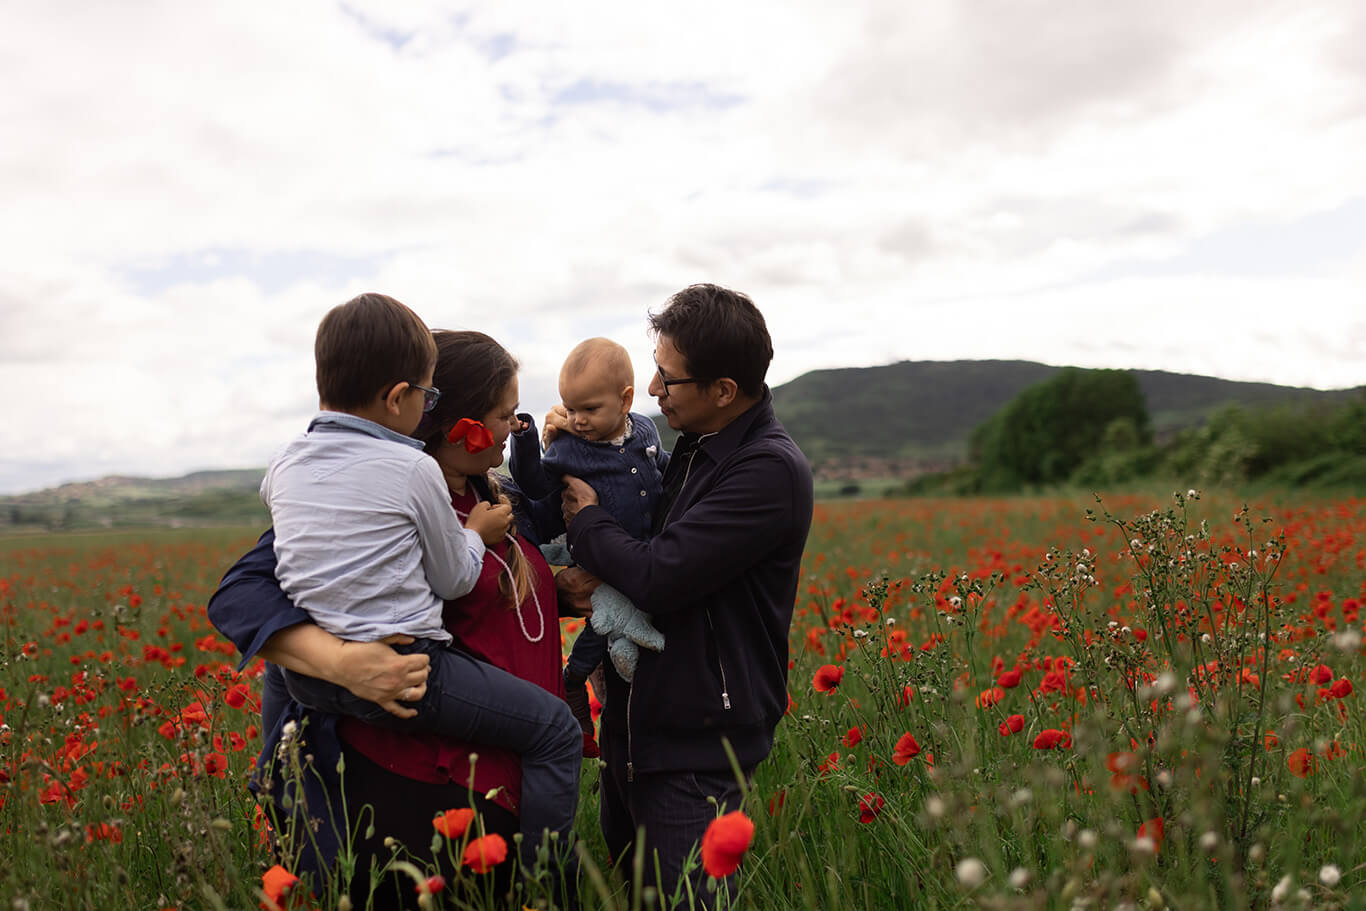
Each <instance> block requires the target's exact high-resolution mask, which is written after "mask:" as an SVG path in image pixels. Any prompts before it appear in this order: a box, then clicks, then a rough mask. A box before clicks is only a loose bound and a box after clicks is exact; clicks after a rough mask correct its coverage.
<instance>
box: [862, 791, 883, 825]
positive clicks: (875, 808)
mask: <svg viewBox="0 0 1366 911" xmlns="http://www.w3.org/2000/svg"><path fill="white" fill-rule="evenodd" d="M886 802H887V801H885V800H883V799H882V795H880V794H864V795H863V796H862V797H860V798H859V801H858V821H859V822H861V823H864V824H867V823H870V822H872V821H873V820H874V819H877V814H879V813H881V812H882V805H883V804H884V803H886Z"/></svg>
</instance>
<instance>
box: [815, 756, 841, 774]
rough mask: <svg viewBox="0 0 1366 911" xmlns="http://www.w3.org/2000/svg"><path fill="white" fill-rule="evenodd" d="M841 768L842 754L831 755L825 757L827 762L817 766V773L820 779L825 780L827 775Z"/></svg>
mask: <svg viewBox="0 0 1366 911" xmlns="http://www.w3.org/2000/svg"><path fill="white" fill-rule="evenodd" d="M839 767H840V754H839V753H831V754H830V755H829V756H827V757H825V762H822V763H821V764H820V765H818V766H816V772H817V774H818V775H819V777H820V778H822V779H824V778H825V777H826V776H827V775H829V774H830V773H831V772H833V771H834V770H835V769H838V768H839Z"/></svg>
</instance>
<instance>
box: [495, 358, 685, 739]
mask: <svg viewBox="0 0 1366 911" xmlns="http://www.w3.org/2000/svg"><path fill="white" fill-rule="evenodd" d="M634 397H635V372H634V370H633V369H632V367H631V358H630V355H628V354H627V352H626V349H625V348H623V347H622V346H621V345H618V344H617V343H616V342H613V341H611V340H610V339H605V338H590V339H588V340H587V341H585V342H581V343H579V345H578V346H576V347H575V348H574V350H573V351H571V352H570V353H569V357H568V358H566V359H565V362H564V365H563V366H562V367H561V368H560V399H561V401H562V403H563V406H564V411H565V416H566V420H567V427H566V428H565V429H566V430H567V431H568V433H559V434H555V435H554V436H553V438H551V439H550V441H549V442H548V443H547V445H546V449H545V453H544V454H542V453H541V449H540V445H539V441H538V439H537V436H536V429H535V427H534V426H533V425H532V424H531V423H530V422H528V423H527V426H526V427H525V428H523V429H522V430H520V431H518V432H517V433H515V434H514V435H513V446H512V458H511V460H510V464H509V471H510V472H511V474H512V480H513V482H514V484H515V485H516V486H517V487H518V488H520V492H521V494H522V496H523V498H524V505H525V506H526V507H527V509H526V512H529V513H530V518H531V520H532V522H533V524H534V525H535V531H536V535H537V537H538V539H539V540H541V541H551V540H552V539H554V538H556V537H558V536H559V535H562V534H564V520H563V517H562V516H561V514H560V507H559V499H558V496H552V495H557V494H558V492H559V490H560V488H561V487H562V483H561V481H560V478H561V477H563V476H564V475H566V474H572V475H574V476H575V477H579V478H582V479H583V480H584V481H586V482H588V483H589V484H590V485H592V487H593V488H594V489H595V490H597V492H598V496H599V500H600V503H601V505H602V506H603V507H604V508H605V509H607V510H608V511H609V512H610V513H611V514H612V515H613V516H614V517H615V518H616V519H617V521H618V522H620V523H621V525H622V527H623V528H625V529H626V530H627V531H628V532H629V533H630V534H632V535H634V536H635V537H637V538H640V539H641V540H644V539H645V538H648V537H649V536H650V529H651V526H652V522H653V519H654V510H655V506H656V505H657V504H658V502H659V497H660V493H661V490H662V487H661V482H662V480H663V476H664V468H665V467H666V466H667V465H668V464H669V454H668V453H667V452H665V451H663V447H662V446H661V445H660V442H659V433H658V431H656V430H655V426H654V422H653V421H651V420H650V419H649V418H647V417H644V416H642V415H639V414H632V413H631V403H632V401H633V400H634ZM547 433H548V434H550V433H553V428H552V429H548V430H547ZM548 497H549V498H550V499H547V498H548ZM527 500H529V501H541V503H540V504H539V505H538V504H537V503H535V502H530V503H527V502H525V501H527ZM565 559H566V561H567V559H568V557H567V555H566V557H565ZM552 562H553V561H552ZM592 602H593V619H592V621H591V623H590V624H585V625H584V629H583V631H582V632H581V633H579V638H578V639H577V640H575V642H574V647H573V649H572V650H571V651H570V655H569V661H568V663H567V665H566V667H565V678H564V679H565V691H566V699H567V701H568V702H569V707H570V708H571V709H573V710H574V717H575V718H577V719H578V721H579V725H580V727H581V728H582V729H583V732H584V751H585V755H590V756H591V755H596V744H595V743H594V741H593V717H592V714H591V713H590V711H589V706H588V691H587V688H586V687H585V683H586V681H587V679H588V676H589V675H590V674H591V673H592V672H593V671H594V669H596V668H597V666H598V665H600V664H601V663H602V662H603V660H604V658H606V657H607V656H608V655H609V654H610V656H611V658H612V663H613V665H614V666H615V667H616V669H617V671H618V673H620V674H621V676H622V678H623V679H626V680H630V679H631V677H632V676H633V674H634V670H635V662H636V656H637V654H638V651H637V649H638V647H639V646H644V647H646V648H650V649H653V650H655V651H659V650H660V649H662V648H663V647H664V637H663V636H662V635H660V633H659V632H658V631H657V630H656V629H655V628H654V627H653V626H652V625H651V624H650V621H649V616H648V615H647V614H644V613H643V612H641V611H639V610H637V609H636V608H635V606H634V605H632V604H631V602H630V601H629V600H628V599H627V598H626V597H625V596H624V595H622V594H621V593H620V592H619V591H617V590H616V589H614V588H612V587H611V586H608V585H603V586H600V587H599V588H598V589H597V591H596V592H594V594H593V597H592Z"/></svg>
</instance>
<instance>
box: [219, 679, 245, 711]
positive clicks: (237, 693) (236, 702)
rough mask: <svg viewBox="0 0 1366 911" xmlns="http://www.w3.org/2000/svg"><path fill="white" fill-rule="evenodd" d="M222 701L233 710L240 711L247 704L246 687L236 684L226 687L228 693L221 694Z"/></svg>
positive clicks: (242, 684)
mask: <svg viewBox="0 0 1366 911" xmlns="http://www.w3.org/2000/svg"><path fill="white" fill-rule="evenodd" d="M223 701H224V702H226V703H227V704H228V705H229V706H231V707H232V708H235V709H240V708H242V706H244V705H246V704H247V685H246V684H245V683H238V684H236V685H234V686H230V687H228V691H227V692H226V693H224V694H223Z"/></svg>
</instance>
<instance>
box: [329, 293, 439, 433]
mask: <svg viewBox="0 0 1366 911" xmlns="http://www.w3.org/2000/svg"><path fill="white" fill-rule="evenodd" d="M313 358H314V360H315V361H316V362H317V380H318V400H319V401H320V402H321V403H322V404H323V405H325V406H327V407H328V408H335V409H340V410H342V411H348V410H355V409H360V408H364V407H365V406H367V405H369V404H370V403H371V402H373V401H374V400H375V398H376V397H377V396H380V395H382V394H383V393H385V392H386V391H388V390H389V389H392V388H393V387H394V386H395V385H396V384H398V383H420V382H422V380H423V378H424V377H425V376H426V375H427V371H428V370H431V369H432V368H433V366H435V364H436V343H435V342H434V341H432V333H431V330H430V329H428V328H427V324H426V323H424V322H422V319H421V317H419V316H418V315H417V314H416V313H414V312H413V311H412V310H410V309H409V308H407V307H405V306H404V305H403V304H401V303H399V302H398V301H396V300H394V299H393V298H392V297H389V296H387V295H384V294H374V293H367V294H361V295H358V296H356V297H353V298H351V299H350V300H349V301H347V302H346V303H344V304H341V305H340V306H337V307H333V308H332V309H331V310H330V311H328V313H327V315H326V316H324V317H323V321H322V322H321V323H320V324H318V336H317V338H316V339H315V340H314V343H313Z"/></svg>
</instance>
